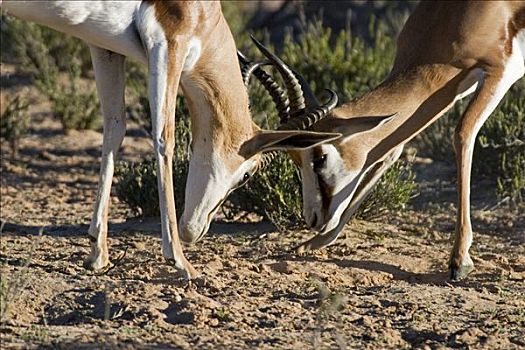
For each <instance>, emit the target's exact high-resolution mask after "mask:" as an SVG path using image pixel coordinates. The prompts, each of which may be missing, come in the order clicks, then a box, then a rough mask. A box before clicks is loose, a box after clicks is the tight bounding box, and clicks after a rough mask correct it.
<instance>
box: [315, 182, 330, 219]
mask: <svg viewBox="0 0 525 350" xmlns="http://www.w3.org/2000/svg"><path fill="white" fill-rule="evenodd" d="M317 183H319V190H320V192H321V200H322V202H323V207H322V211H323V217H325V216H326V213H327V212H328V209H329V206H330V202H331V200H332V193H331V190H330V186H328V185H327V184H326V182H324V180H323V178H322V177H321V176H320V175H317Z"/></svg>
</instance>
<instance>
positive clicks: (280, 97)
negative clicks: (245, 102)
mask: <svg viewBox="0 0 525 350" xmlns="http://www.w3.org/2000/svg"><path fill="white" fill-rule="evenodd" d="M237 56H238V58H239V62H240V63H241V73H242V79H243V82H244V85H246V86H248V84H249V83H250V77H251V75H252V74H253V75H255V77H256V78H257V80H259V82H260V83H261V84H262V85H263V86H264V88H265V89H266V90H267V91H268V93H269V94H270V96H271V97H272V100H273V102H274V103H275V106H276V107H277V113H278V115H279V120H280V121H281V123H284V122H285V121H287V120H288V119H289V118H290V102H289V100H288V97H287V96H286V92H285V91H284V90H283V89H281V87H280V86H279V84H277V83H276V82H275V80H273V78H272V76H271V75H269V74H268V73H266V72H265V71H264V70H263V69H262V68H261V66H264V65H267V64H271V62H269V61H263V62H251V61H250V60H249V59H248V58H247V57H246V56H245V55H244V54H243V53H242V52H241V51H239V50H237Z"/></svg>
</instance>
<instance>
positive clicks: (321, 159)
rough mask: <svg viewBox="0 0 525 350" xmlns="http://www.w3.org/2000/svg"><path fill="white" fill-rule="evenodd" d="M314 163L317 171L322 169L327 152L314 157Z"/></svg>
mask: <svg viewBox="0 0 525 350" xmlns="http://www.w3.org/2000/svg"><path fill="white" fill-rule="evenodd" d="M312 164H313V166H314V170H315V171H317V170H320V169H322V168H323V167H324V166H325V164H326V154H323V155H322V156H320V157H318V158H314V159H313V161H312Z"/></svg>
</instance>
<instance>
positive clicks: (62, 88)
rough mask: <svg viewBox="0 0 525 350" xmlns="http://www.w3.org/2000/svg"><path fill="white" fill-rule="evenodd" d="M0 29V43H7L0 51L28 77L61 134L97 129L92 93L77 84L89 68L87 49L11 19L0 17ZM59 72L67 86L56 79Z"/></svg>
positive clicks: (96, 104)
mask: <svg viewBox="0 0 525 350" xmlns="http://www.w3.org/2000/svg"><path fill="white" fill-rule="evenodd" d="M1 28H2V32H1V35H2V42H4V41H5V42H7V43H9V45H7V44H5V46H6V47H5V48H4V47H3V48H2V49H5V50H6V51H7V52H10V53H11V56H10V57H9V59H10V60H11V61H15V62H18V63H20V64H21V66H22V67H23V69H24V70H25V71H27V72H29V73H31V74H32V76H33V78H34V81H35V85H36V86H37V88H38V89H39V90H40V91H41V92H42V94H44V95H45V96H46V98H47V99H49V101H50V102H51V109H52V111H53V113H54V115H55V116H56V117H57V118H58V119H59V120H60V122H61V123H62V126H63V128H64V131H66V132H67V131H69V130H72V129H77V130H83V129H94V128H97V127H98V126H99V125H100V118H99V113H98V99H97V95H96V92H95V90H94V88H92V87H89V86H84V85H85V84H83V85H82V84H81V82H80V77H81V76H82V74H84V75H85V74H87V73H86V71H87V70H88V68H87V67H90V66H91V61H90V59H89V50H88V49H87V46H86V45H84V44H83V43H82V42H81V41H80V40H78V39H75V38H72V37H67V36H65V35H63V34H61V33H58V32H56V31H54V30H52V29H49V28H46V27H41V26H39V25H36V24H34V23H28V22H24V21H20V20H17V19H14V18H11V17H2V26H1ZM4 58H6V57H4V55H3V56H2V60H3V59H4ZM61 71H66V72H67V83H64V82H63V80H62V79H60V75H59V73H60V72H61Z"/></svg>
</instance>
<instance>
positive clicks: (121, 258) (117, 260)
mask: <svg viewBox="0 0 525 350" xmlns="http://www.w3.org/2000/svg"><path fill="white" fill-rule="evenodd" d="M128 249H129V245H126V248H124V252H123V253H122V254H121V255H120V257H118V258H117V259H116V260H115V262H114V263H112V264H111V266H110V267H108V268H107V269H106V270H104V271H102V272H100V273H97V276H104V275H107V274H108V273H109V272H110V271H111V270H113V269H114V268H115V267H117V266H118V265H120V263H121V262H122V260H124V258H125V257H126V254H127V253H128Z"/></svg>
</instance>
